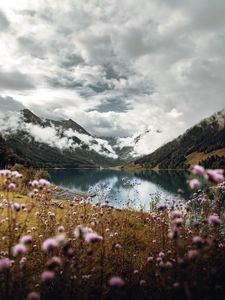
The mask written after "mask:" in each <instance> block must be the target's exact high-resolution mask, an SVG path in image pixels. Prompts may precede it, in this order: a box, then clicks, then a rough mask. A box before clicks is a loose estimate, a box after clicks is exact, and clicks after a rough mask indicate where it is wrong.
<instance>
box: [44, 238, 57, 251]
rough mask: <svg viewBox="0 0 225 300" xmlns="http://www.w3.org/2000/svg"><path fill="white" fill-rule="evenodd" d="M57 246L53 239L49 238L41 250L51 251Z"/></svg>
mask: <svg viewBox="0 0 225 300" xmlns="http://www.w3.org/2000/svg"><path fill="white" fill-rule="evenodd" d="M57 246H58V243H57V241H56V240H55V239H53V238H49V239H47V240H45V241H44V243H43V244H42V250H44V251H51V250H54V249H55V248H56V247H57Z"/></svg>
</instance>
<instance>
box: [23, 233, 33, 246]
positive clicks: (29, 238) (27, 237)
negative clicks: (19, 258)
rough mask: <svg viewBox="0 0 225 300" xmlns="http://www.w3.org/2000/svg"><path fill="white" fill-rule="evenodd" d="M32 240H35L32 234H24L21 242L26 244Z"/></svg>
mask: <svg viewBox="0 0 225 300" xmlns="http://www.w3.org/2000/svg"><path fill="white" fill-rule="evenodd" d="M32 241H33V238H32V236H31V235H24V236H22V237H21V239H20V243H21V244H24V245H27V244H31V243H32Z"/></svg>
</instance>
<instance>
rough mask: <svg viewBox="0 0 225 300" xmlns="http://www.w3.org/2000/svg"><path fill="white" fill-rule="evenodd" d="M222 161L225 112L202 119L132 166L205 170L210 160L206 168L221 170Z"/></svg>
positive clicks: (224, 145)
mask: <svg viewBox="0 0 225 300" xmlns="http://www.w3.org/2000/svg"><path fill="white" fill-rule="evenodd" d="M216 156H217V157H216ZM224 158H225V109H224V110H222V111H220V112H218V113H216V114H214V115H212V116H211V117H209V118H207V119H204V120H203V121H202V122H200V123H199V124H197V125H195V126H193V127H192V128H190V129H189V130H187V131H186V132H185V133H184V134H183V135H181V136H179V137H178V138H176V139H174V140H173V141H171V142H169V143H167V144H165V145H164V146H162V147H160V148H158V149H157V150H156V151H154V152H153V153H151V154H149V155H147V156H144V157H142V158H140V159H137V160H136V161H135V162H134V164H133V167H143V168H148V169H152V168H157V169H184V168H188V167H190V165H193V164H196V163H201V164H203V165H207V167H208V160H209V159H210V160H211V162H212V163H211V165H210V167H214V165H216V167H221V168H225V165H224ZM213 161H214V163H213ZM219 161H220V162H219Z"/></svg>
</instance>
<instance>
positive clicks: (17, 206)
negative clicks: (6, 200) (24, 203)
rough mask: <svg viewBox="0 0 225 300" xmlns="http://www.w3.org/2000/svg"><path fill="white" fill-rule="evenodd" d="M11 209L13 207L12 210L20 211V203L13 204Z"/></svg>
mask: <svg viewBox="0 0 225 300" xmlns="http://www.w3.org/2000/svg"><path fill="white" fill-rule="evenodd" d="M11 207H12V209H14V210H16V211H17V212H18V211H20V205H19V203H13V204H12V206H11Z"/></svg>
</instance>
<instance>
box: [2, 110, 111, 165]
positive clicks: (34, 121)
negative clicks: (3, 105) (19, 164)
mask: <svg viewBox="0 0 225 300" xmlns="http://www.w3.org/2000/svg"><path fill="white" fill-rule="evenodd" d="M2 123H4V127H2V128H1V130H0V133H1V135H2V137H3V138H4V143H5V145H7V147H8V148H10V149H12V150H13V151H14V153H15V154H16V155H17V156H18V157H20V158H21V159H22V160H24V161H25V162H26V164H28V165H33V166H36V167H71V168H77V167H96V166H100V165H102V166H108V165H112V164H113V163H114V161H116V160H117V154H116V153H115V152H114V150H113V149H112V147H111V146H110V145H109V144H108V143H107V141H105V140H102V139H100V138H95V137H93V136H91V134H90V133H88V132H87V131H86V130H85V129H84V128H82V127H81V126H80V125H78V124H77V123H76V122H74V121H73V120H62V121H55V120H46V119H41V118H39V117H38V116H36V115H35V114H33V113H32V112H31V111H29V110H28V109H24V110H23V111H21V112H20V113H19V114H17V115H10V116H6V118H5V120H3V122H2Z"/></svg>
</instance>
